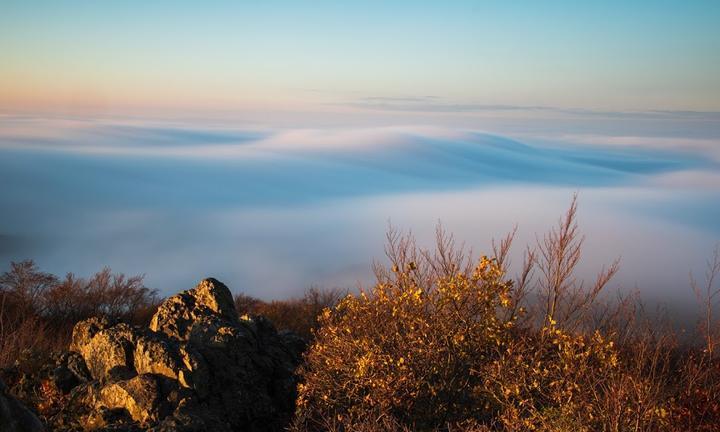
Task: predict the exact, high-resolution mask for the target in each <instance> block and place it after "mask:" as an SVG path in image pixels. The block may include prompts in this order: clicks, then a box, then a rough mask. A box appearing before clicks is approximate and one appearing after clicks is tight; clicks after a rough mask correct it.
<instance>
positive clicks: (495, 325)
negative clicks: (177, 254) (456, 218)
mask: <svg viewBox="0 0 720 432" xmlns="http://www.w3.org/2000/svg"><path fill="white" fill-rule="evenodd" d="M513 238H514V232H512V233H510V234H509V235H508V236H506V237H505V238H503V239H502V240H501V241H500V242H498V243H497V244H494V247H493V250H492V253H490V254H489V256H482V257H480V258H478V259H475V258H473V257H472V256H471V255H470V254H469V253H468V252H467V251H466V250H465V249H464V248H463V247H461V246H458V245H457V244H456V243H455V241H454V239H453V237H452V236H451V235H448V234H447V233H445V232H444V231H443V230H442V229H438V232H437V237H436V240H437V241H436V246H435V248H434V249H433V250H425V249H422V248H420V247H418V246H417V245H416V244H415V242H414V240H413V238H412V236H410V235H403V234H401V233H399V232H397V231H396V230H390V232H389V233H388V242H387V249H386V252H387V256H388V258H389V264H388V265H387V266H381V265H376V266H375V267H374V270H375V274H376V277H377V283H376V284H375V285H374V286H373V287H372V288H370V289H367V290H361V291H360V292H359V293H358V294H355V295H353V294H348V293H344V292H341V291H338V290H329V291H323V290H319V289H315V288H311V289H309V290H308V291H307V292H306V293H305V295H304V296H303V297H300V298H295V299H290V300H283V301H271V302H265V301H261V300H259V299H256V298H253V297H250V296H247V295H244V294H239V295H236V296H235V298H234V303H235V308H236V309H237V312H238V314H239V315H241V316H244V315H248V316H255V315H261V316H265V317H266V318H269V319H270V321H272V322H273V323H274V325H275V326H276V327H277V328H278V329H279V330H290V331H293V332H295V333H297V334H299V335H301V336H303V337H304V338H305V340H307V341H310V342H311V344H310V346H309V348H308V350H307V352H306V354H305V361H304V363H303V364H302V365H301V366H300V368H299V370H298V375H299V379H300V385H299V386H298V395H299V396H298V400H297V409H296V415H295V420H294V424H293V426H292V429H293V430H294V431H298V432H299V431H379V430H383V431H398V432H399V431H416V430H420V431H422V430H428V431H434V430H444V431H448V432H450V431H458V432H459V431H466V432H470V431H491V430H492V431H495V430H497V431H525V430H537V431H686V430H692V431H712V430H717V425H718V424H720V359H719V358H718V355H717V353H718V349H717V346H718V342H719V341H720V325H719V321H718V319H717V311H716V306H717V298H718V296H720V288H719V287H718V286H717V281H718V277H719V275H720V250H716V251H715V254H714V256H713V257H712V259H711V260H710V261H709V262H708V266H707V272H706V274H705V278H704V279H703V280H701V281H697V280H695V279H693V280H692V284H691V286H692V288H693V290H694V292H695V293H696V295H697V297H698V301H699V303H700V305H701V319H699V326H698V332H697V338H696V339H695V340H688V339H687V338H686V339H685V340H683V341H682V342H681V341H679V339H678V337H677V336H676V333H675V329H674V328H673V327H672V326H671V325H669V324H667V323H666V322H665V321H663V320H662V319H661V318H657V317H653V318H650V317H649V316H648V315H647V314H646V313H645V312H644V307H643V305H642V303H641V302H640V300H639V299H638V298H637V296H623V297H619V298H618V299H616V300H613V301H609V300H608V296H604V295H603V291H604V289H605V287H606V286H607V285H608V283H609V281H610V280H611V278H612V277H613V275H614V274H615V273H616V272H617V269H618V263H617V262H615V263H612V264H611V265H610V266H608V267H606V268H604V269H601V270H600V272H599V274H598V276H597V278H596V279H595V280H593V281H592V282H591V283H589V284H585V283H584V282H583V281H581V280H578V279H577V278H576V277H575V269H576V267H577V265H578V263H579V262H580V260H581V256H582V243H583V239H582V237H581V236H580V235H579V232H578V227H577V224H576V203H575V200H573V202H572V204H571V206H570V209H569V210H568V212H567V213H566V214H565V215H564V217H563V218H562V219H561V220H560V221H559V223H558V225H557V226H556V227H555V228H554V229H552V230H550V232H549V233H548V234H547V235H545V236H543V237H541V238H540V239H539V240H538V242H537V244H536V245H534V246H533V247H528V248H527V249H526V251H525V254H524V262H523V263H521V265H520V266H519V268H518V269H517V270H518V271H517V274H515V275H510V274H509V269H510V262H509V255H510V253H509V252H510V249H511V247H512V243H513ZM157 303H158V299H157V297H156V293H155V292H154V291H152V290H149V289H148V288H146V287H144V285H143V284H142V278H125V277H124V276H122V275H115V276H114V275H112V274H111V273H110V271H109V270H104V271H102V272H100V273H98V274H97V275H95V276H94V277H92V278H90V279H87V280H83V279H77V278H75V277H74V276H73V275H71V274H70V275H68V276H67V277H66V278H65V279H63V280H60V279H58V278H56V277H54V276H52V275H49V274H46V273H43V272H40V271H39V270H38V269H37V268H36V267H35V266H34V264H33V263H32V262H22V263H13V264H12V266H11V269H10V270H9V271H8V272H6V273H4V274H3V275H2V276H0V367H2V366H8V365H10V364H12V363H13V362H14V361H15V360H17V359H18V358H21V357H23V356H26V353H29V352H48V351H49V350H52V349H56V348H64V347H65V346H66V345H67V341H68V337H69V332H70V330H71V329H72V325H73V324H74V323H75V322H77V321H79V320H81V319H84V318H87V317H90V316H98V315H100V316H107V317H110V318H114V319H121V320H124V321H127V322H132V323H146V322H147V320H148V318H149V316H150V314H151V313H152V311H154V310H155V308H156V305H157ZM258 322H262V321H258ZM24 353H25V354H24ZM43 391H44V392H45V393H47V394H48V395H51V394H53V391H54V389H53V388H47V389H45V388H43ZM40 399H42V397H41V398H40ZM46 399H48V400H47V401H45V402H44V404H43V403H40V404H38V406H36V407H35V408H36V409H39V410H43V409H47V406H49V404H50V405H51V404H52V403H53V398H52V397H50V396H48V397H47V398H46ZM46 405H47V406H46Z"/></svg>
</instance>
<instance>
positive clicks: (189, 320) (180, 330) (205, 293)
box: [150, 278, 238, 340]
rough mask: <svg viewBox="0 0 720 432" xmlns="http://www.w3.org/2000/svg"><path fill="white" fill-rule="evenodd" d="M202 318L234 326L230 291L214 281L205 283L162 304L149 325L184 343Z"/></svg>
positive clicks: (233, 311)
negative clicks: (217, 319)
mask: <svg viewBox="0 0 720 432" xmlns="http://www.w3.org/2000/svg"><path fill="white" fill-rule="evenodd" d="M203 317H216V318H220V319H223V320H225V321H228V322H229V323H237V320H238V317H237V312H236V311H235V303H234V302H233V297H232V294H231V293H230V290H229V289H228V288H227V287H226V286H225V285H224V284H223V283H222V282H219V281H218V280H216V279H212V278H209V279H205V280H203V281H202V282H200V284H199V285H198V286H197V287H195V288H194V289H192V290H188V291H183V292H181V293H179V294H176V295H174V296H172V297H170V298H169V299H167V300H165V302H163V304H161V305H160V307H159V308H158V310H157V312H156V313H155V315H153V317H152V319H151V321H150V329H151V330H152V331H156V332H162V333H165V334H166V335H168V336H170V337H171V338H175V339H178V340H187V338H188V336H189V334H190V330H191V329H192V327H193V326H194V325H195V323H197V322H198V321H199V320H200V319H202V318H203Z"/></svg>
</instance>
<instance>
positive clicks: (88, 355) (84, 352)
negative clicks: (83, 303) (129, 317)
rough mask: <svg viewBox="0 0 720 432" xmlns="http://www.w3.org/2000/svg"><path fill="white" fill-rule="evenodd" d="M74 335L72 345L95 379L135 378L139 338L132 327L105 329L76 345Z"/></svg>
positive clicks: (118, 326) (84, 338) (119, 326)
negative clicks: (135, 345) (135, 360)
mask: <svg viewBox="0 0 720 432" xmlns="http://www.w3.org/2000/svg"><path fill="white" fill-rule="evenodd" d="M84 323H85V322H84V321H83V322H82V323H80V324H78V325H81V324H84ZM75 333H76V332H74V331H73V345H74V347H75V349H76V350H77V351H78V352H79V353H80V355H81V356H82V357H83V359H84V360H85V363H86V364H87V368H88V370H89V371H90V374H91V375H92V377H93V378H94V379H97V380H104V381H112V380H116V379H127V378H130V377H131V376H132V375H134V370H135V369H134V364H133V363H134V361H133V352H134V344H135V342H136V340H137V338H138V335H137V332H136V331H135V330H134V329H133V328H132V327H130V326H128V325H127V324H118V325H116V326H114V327H109V328H104V329H101V330H98V331H97V332H95V333H94V334H93V335H92V336H91V337H89V339H88V338H86V337H83V338H82V339H81V340H79V341H78V342H77V343H76V342H75V337H74V335H75ZM88 334H90V333H88ZM83 336H84V335H83Z"/></svg>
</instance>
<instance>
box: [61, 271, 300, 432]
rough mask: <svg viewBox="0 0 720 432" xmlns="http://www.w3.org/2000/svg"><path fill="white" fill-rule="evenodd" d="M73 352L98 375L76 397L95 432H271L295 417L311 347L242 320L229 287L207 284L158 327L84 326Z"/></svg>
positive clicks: (178, 299)
mask: <svg viewBox="0 0 720 432" xmlns="http://www.w3.org/2000/svg"><path fill="white" fill-rule="evenodd" d="M71 350H72V351H73V352H75V353H77V354H79V355H80V357H81V360H83V361H84V363H85V365H86V366H87V371H88V372H87V373H89V375H90V376H91V379H90V381H89V382H86V383H83V384H82V385H76V386H75V387H74V388H72V389H71V390H70V393H71V394H74V395H75V396H77V399H78V400H82V401H83V402H82V403H81V404H80V405H82V406H81V407H76V408H75V409H77V410H78V415H79V416H81V417H82V418H81V419H79V422H80V423H81V424H82V425H83V427H84V428H85V429H89V430H96V429H102V428H107V427H109V426H112V425H114V424H115V425H117V424H123V425H132V427H135V428H139V429H143V430H144V429H152V430H157V431H161V430H168V431H170V430H219V431H222V430H228V431H229V430H249V431H265V430H268V431H269V430H280V429H281V428H282V427H283V425H284V424H286V422H287V421H288V419H289V417H290V415H291V414H292V412H293V409H294V401H295V386H296V382H295V376H294V370H295V368H296V367H297V365H298V364H299V362H300V358H301V350H302V344H298V339H297V338H296V337H294V336H292V335H289V334H279V333H278V332H277V331H276V330H275V328H274V327H273V325H272V324H271V323H270V322H269V321H267V320H265V319H262V318H259V317H258V318H255V319H242V320H240V319H238V317H237V312H236V311H235V307H234V304H233V301H232V295H231V293H230V291H229V290H228V288H227V287H226V286H225V285H223V284H222V283H220V282H219V281H217V280H215V279H206V280H203V281H202V282H200V284H199V285H198V286H197V287H196V288H194V289H191V290H188V291H183V292H181V293H179V294H177V295H175V296H172V297H170V298H168V299H167V300H166V301H165V302H164V303H163V304H161V305H160V307H159V308H158V310H157V312H156V314H155V315H154V316H153V318H152V320H151V324H150V326H149V328H137V327H130V326H128V325H126V324H122V323H120V324H114V323H111V322H109V321H107V320H102V319H96V318H92V319H89V320H86V321H82V322H80V323H78V324H77V325H76V326H75V329H74V332H73V340H72V344H71ZM76 368H77V366H76ZM86 381H87V380H86ZM77 382H78V383H80V382H82V381H81V380H80V379H78V380H77Z"/></svg>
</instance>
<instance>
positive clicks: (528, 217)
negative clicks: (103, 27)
mask: <svg viewBox="0 0 720 432" xmlns="http://www.w3.org/2000/svg"><path fill="white" fill-rule="evenodd" d="M717 144H718V142H717V141H715V140H713V139H708V138H694V137H692V136H690V137H683V138H677V139H675V138H664V139H659V140H658V139H654V138H653V137H652V136H650V137H642V136H633V137H612V136H603V135H587V134H576V133H562V134H561V133H556V134H554V135H544V136H540V135H532V136H531V135H527V134H522V133H517V134H497V133H495V134H492V133H487V132H478V131H474V130H472V129H458V128H447V127H437V126H422V127H417V126H412V127H379V128H367V127H333V128H312V129H309V128H304V129H301V128H283V129H280V128H277V129H270V128H262V127H256V128H238V127H228V126H227V125H224V126H222V127H217V126H207V125H202V124H196V125H190V126H188V125H187V124H174V123H168V122H151V121H143V122H137V121H135V122H133V121H119V120H112V121H109V120H103V121H98V120H89V119H40V118H27V117H10V116H6V117H3V118H0V184H2V185H4V186H3V187H2V188H0V203H1V204H0V205H1V206H2V208H1V210H2V212H0V242H2V247H0V258H2V259H3V261H4V262H7V261H8V260H10V259H21V258H25V257H31V258H35V259H37V260H38V261H39V262H40V264H41V265H42V266H43V267H44V268H46V269H48V270H50V271H55V272H59V273H63V272H65V271H68V270H73V271H78V272H80V273H83V272H84V273H89V272H91V271H94V270H97V269H99V268H100V267H102V266H103V265H109V266H112V267H113V268H116V269H118V270H120V271H125V272H129V273H147V275H148V282H149V283H150V284H151V285H153V286H156V287H158V288H161V289H163V290H164V291H165V292H171V291H175V290H178V289H181V288H186V287H187V286H188V285H191V284H192V283H193V282H194V280H196V279H198V278H201V277H204V276H207V275H208V274H214V275H216V276H218V277H223V278H225V279H226V280H227V281H228V282H229V283H230V285H232V286H234V287H236V288H237V289H242V290H245V291H247V292H249V293H251V294H254V295H258V296H262V297H265V298H270V297H282V296H284V295H287V294H288V293H297V292H298V291H299V290H301V289H302V288H304V287H306V286H308V285H310V284H313V283H318V284H323V285H341V286H351V285H353V284H354V283H355V282H356V281H364V282H367V281H368V280H369V275H370V273H369V266H370V263H371V262H372V260H373V259H379V258H381V253H382V247H381V246H382V239H383V231H384V229H385V228H386V225H387V221H388V220H389V219H391V220H392V221H393V222H394V223H395V224H397V225H399V226H401V227H403V228H413V229H415V230H416V232H417V233H418V235H419V236H420V237H426V236H427V234H428V233H431V232H432V229H433V226H434V224H435V223H436V222H437V220H438V219H441V220H443V221H444V222H446V225H448V228H450V229H451V230H453V231H457V233H458V235H459V236H462V238H464V239H467V240H468V241H469V242H470V243H471V244H474V245H475V246H477V247H481V248H483V247H487V245H488V243H487V241H489V239H490V238H491V237H492V236H499V235H501V234H502V233H503V232H504V231H506V230H508V229H510V228H511V227H512V226H513V224H514V223H518V224H519V225H520V227H521V233H522V236H521V237H522V239H521V241H522V242H532V241H534V235H535V233H536V232H540V231H543V230H544V229H546V228H547V227H548V226H549V225H550V224H552V223H553V222H554V220H555V219H556V217H557V216H559V215H560V213H561V212H562V211H563V210H564V207H565V206H566V205H567V203H568V200H569V197H570V195H571V193H572V192H573V191H580V192H581V211H582V212H581V215H582V217H583V220H582V222H583V225H584V226H585V227H586V229H587V232H588V236H589V243H588V244H589V246H590V245H594V247H593V248H592V249H591V250H590V252H589V258H590V259H589V261H590V262H589V266H588V269H590V268H592V267H593V265H594V264H601V263H603V262H607V260H609V259H612V258H613V257H615V256H616V255H619V254H622V255H623V257H624V260H625V261H626V264H627V265H629V266H630V267H629V269H628V271H627V272H626V273H625V275H624V276H623V277H624V279H623V280H622V283H623V285H625V286H629V287H632V286H633V285H634V284H638V285H639V286H643V285H645V286H647V287H648V288H647V289H649V290H650V291H651V292H655V293H658V292H663V293H665V294H666V295H669V294H668V293H670V292H671V290H672V289H673V288H672V287H677V285H679V284H681V283H683V280H684V279H685V277H686V275H687V272H688V270H689V269H690V268H694V266H696V264H697V263H698V262H702V259H701V258H702V257H704V255H705V254H706V253H707V251H708V249H709V248H711V245H712V241H714V240H716V239H720V226H719V225H718V224H717V220H720V219H719V218H720V204H718V203H719V202H720V200H718V198H720V182H719V181H718V180H719V179H720V163H719V162H718V153H717V150H718V146H717ZM650 253H652V254H654V256H655V259H656V260H655V261H651V260H648V258H647V257H648V256H649V254H650ZM670 263H675V264H677V268H670V267H669V265H670ZM588 271H589V270H588ZM678 275H679V276H678ZM653 290H654V291H653Z"/></svg>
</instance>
